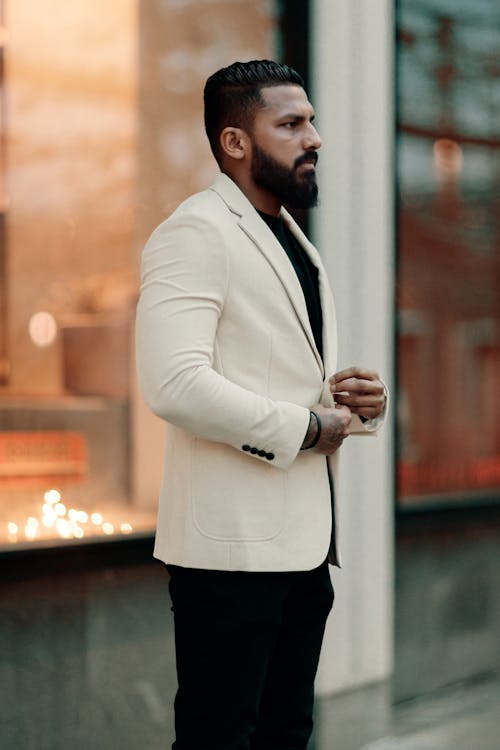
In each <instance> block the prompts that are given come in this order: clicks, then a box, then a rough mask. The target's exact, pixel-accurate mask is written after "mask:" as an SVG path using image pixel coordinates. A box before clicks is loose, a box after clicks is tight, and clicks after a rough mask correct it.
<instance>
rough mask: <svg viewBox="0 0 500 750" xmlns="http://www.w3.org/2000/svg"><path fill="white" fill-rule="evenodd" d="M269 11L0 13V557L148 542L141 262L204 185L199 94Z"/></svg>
mask: <svg viewBox="0 0 500 750" xmlns="http://www.w3.org/2000/svg"><path fill="white" fill-rule="evenodd" d="M277 33H278V36H279V13H278V9H277V4H275V3H273V2H270V3H259V4H257V5H255V4H253V3H234V2H232V1H231V0H222V1H220V0H213V2H211V1H210V0H209V1H207V2H204V3H201V4H200V3H183V2H174V0H172V1H171V2H165V0H148V2H139V0H109V2H104V3H102V2H99V0H71V2H67V0H46V2H44V3H39V2H37V1H36V0H0V86H1V97H0V548H1V549H4V548H6V549H10V548H12V547H13V546H20V545H28V546H36V545H49V546H50V545H51V544H54V543H56V542H59V543H61V540H62V542H63V543H64V544H68V543H71V544H72V543H78V542H80V541H81V540H84V541H85V540H88V539H90V540H92V541H95V540H99V539H101V540H104V539H108V538H112V537H116V536H119V535H130V534H132V535H134V534H151V533H152V531H153V529H154V523H155V515H156V501H157V495H158V491H159V486H160V482H161V465H162V436H163V425H162V424H161V423H160V420H157V421H156V422H154V420H155V419H156V418H154V417H152V416H151V415H150V414H149V412H148V410H147V408H146V406H145V405H144V403H143V402H142V399H141V396H140V394H139V393H138V388H137V383H136V379H135V364H134V342H133V323H134V314H135V305H136V300H137V295H138V286H139V273H138V270H139V259H140V254H141V250H142V247H143V245H144V242H145V241H146V239H147V237H148V235H149V234H150V233H151V231H152V230H153V229H154V227H155V226H156V225H157V224H159V223H160V221H162V220H163V219H165V218H166V217H167V216H168V215H169V214H170V213H171V212H172V211H173V210H174V208H175V207H176V206H177V205H178V204H179V203H180V202H181V201H182V200H183V199H184V198H185V197H187V195H189V194H190V193H193V192H196V191H197V190H200V189H202V188H204V187H206V186H207V185H208V184H209V183H210V181H211V180H212V178H213V176H214V175H215V172H216V165H215V163H214V160H213V158H212V155H211V153H210V149H209V146H208V142H207V140H206V137H205V134H204V131H203V113H202V96H201V92H202V87H203V83H204V81H205V80H206V78H207V76H208V75H210V74H211V73H212V72H213V71H214V70H216V69H217V68H218V67H222V66H223V65H226V64H228V63H229V62H232V61H233V60H235V59H237V58H238V57H240V56H243V57H244V58H246V59H251V58H252V57H267V56H270V55H271V54H272V48H273V40H275V39H276V38H277V36H276V34H277Z"/></svg>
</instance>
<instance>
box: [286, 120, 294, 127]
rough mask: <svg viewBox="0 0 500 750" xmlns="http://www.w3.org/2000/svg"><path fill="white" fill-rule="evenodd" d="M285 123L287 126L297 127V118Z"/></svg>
mask: <svg viewBox="0 0 500 750" xmlns="http://www.w3.org/2000/svg"><path fill="white" fill-rule="evenodd" d="M283 125H284V127H285V128H295V127H296V126H297V123H296V121H295V120H293V121H290V122H284V123H283Z"/></svg>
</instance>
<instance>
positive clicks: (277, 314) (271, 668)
mask: <svg viewBox="0 0 500 750" xmlns="http://www.w3.org/2000/svg"><path fill="white" fill-rule="evenodd" d="M204 102H205V128H206V132H207V135H208V139H209V142H210V146H211V148H212V151H213V154H214V156H215V159H216V160H217V163H218V165H219V168H220V174H219V175H218V177H217V179H216V180H215V183H214V184H213V185H212V186H211V187H210V188H208V189H207V190H205V191H203V192H201V193H199V194H197V195H194V196H192V197H190V198H189V199H188V200H186V201H185V202H184V203H182V205H181V206H179V208H178V209H177V210H176V211H175V212H174V213H173V214H172V215H171V216H170V217H169V218H168V219H167V221H165V222H164V223H163V224H161V225H160V226H159V227H158V228H157V229H156V230H155V232H154V233H153V235H152V236H151V238H150V240H149V241H148V243H147V245H146V248H145V250H144V254H143V266H142V281H143V284H142V289H141V296H140V301H139V306H138V314H137V345H138V371H139V379H140V383H141V387H142V390H143V393H144V396H145V399H146V401H147V402H148V404H149V406H150V407H151V409H152V410H153V411H154V413H155V414H157V415H158V416H160V417H162V418H163V419H164V420H165V422H166V423H167V439H166V449H165V471H164V481H163V486H162V489H161V495H160V504H159V513H158V526H157V534H156V543H155V556H156V557H158V558H159V559H160V560H162V561H163V562H164V563H166V566H167V568H168V571H169V574H170V594H171V598H172V603H173V611H174V621H175V640H176V659H177V674H178V692H177V696H176V699H175V725H176V741H175V743H174V745H173V748H174V749H175V750H249V749H251V750H305V748H306V746H307V743H308V740H309V737H310V735H311V731H312V711H313V689H314V679H315V675H316V670H317V666H318V659H319V654H320V648H321V642H322V638H323V633H324V628H325V622H326V619H327V616H328V613H329V612H330V609H331V607H332V604H333V589H332V584H331V580H330V574H329V568H328V564H329V563H330V564H333V565H339V564H340V558H339V552H338V548H337V539H336V527H335V501H334V495H335V493H334V477H335V468H336V455H337V451H338V450H339V449H340V447H341V445H342V443H343V441H344V440H345V439H346V438H347V437H348V436H349V435H352V434H353V433H365V434H366V433H370V432H374V431H375V430H376V429H377V428H378V426H379V425H380V423H381V421H382V418H383V416H384V412H385V403H386V394H385V388H384V385H383V383H382V382H381V381H380V379H379V376H378V375H377V373H375V372H373V371H371V370H369V369H364V368H359V367H348V368H347V369H344V370H342V371H341V372H336V369H337V333H336V322H335V311H334V305H333V299H332V295H331V292H330V288H329V284H328V280H327V277H326V273H325V270H324V267H323V264H322V262H321V259H320V256H319V254H318V252H317V251H316V250H315V248H314V247H313V246H312V245H311V243H310V242H309V241H308V240H307V238H306V237H305V236H304V234H303V233H302V232H301V230H300V229H299V227H298V226H297V224H296V223H295V222H294V221H293V219H292V217H291V216H290V214H289V213H288V212H287V210H286V208H285V207H288V208H310V207H312V206H314V205H315V204H316V202H317V197H318V187H317V183H316V162H317V158H318V157H317V152H318V149H319V148H320V146H321V139H320V137H319V135H318V132H317V130H316V128H315V126H314V110H313V108H312V105H311V104H310V102H309V100H308V98H307V95H306V93H305V90H304V85H303V81H302V79H301V77H300V75H299V74H298V73H297V72H296V71H294V70H292V69H291V68H289V67H287V66H286V65H281V64H278V63H275V62H271V61H267V60H259V61H251V62H245V63H240V62H236V63H234V64H232V65H230V66H229V67H227V68H224V69H222V70H219V71H218V72H216V73H215V74H214V75H212V76H211V77H210V78H209V79H208V81H207V83H206V86H205V93H204Z"/></svg>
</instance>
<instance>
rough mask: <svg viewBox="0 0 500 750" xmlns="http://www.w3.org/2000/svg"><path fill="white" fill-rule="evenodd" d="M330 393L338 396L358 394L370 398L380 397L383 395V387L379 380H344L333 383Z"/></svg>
mask: <svg viewBox="0 0 500 750" xmlns="http://www.w3.org/2000/svg"><path fill="white" fill-rule="evenodd" d="M331 388H332V393H334V394H340V393H342V392H347V393H349V394H351V393H359V394H366V395H372V396H381V395H382V394H383V393H384V386H383V385H382V383H381V382H380V380H377V379H375V380H368V379H366V378H363V379H361V378H345V379H344V380H340V381H337V380H336V381H335V384H334V385H333V386H332V387H331Z"/></svg>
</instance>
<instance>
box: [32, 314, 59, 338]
mask: <svg viewBox="0 0 500 750" xmlns="http://www.w3.org/2000/svg"><path fill="white" fill-rule="evenodd" d="M28 330H29V333H30V338H31V340H32V341H33V343H34V344H36V346H40V347H43V346H50V344H52V343H53V342H54V340H55V338H56V336H57V323H56V321H55V318H54V316H53V315H51V314H50V313H48V312H37V313H35V314H34V315H32V316H31V318H30V322H29V325H28Z"/></svg>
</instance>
